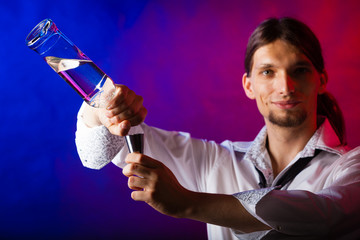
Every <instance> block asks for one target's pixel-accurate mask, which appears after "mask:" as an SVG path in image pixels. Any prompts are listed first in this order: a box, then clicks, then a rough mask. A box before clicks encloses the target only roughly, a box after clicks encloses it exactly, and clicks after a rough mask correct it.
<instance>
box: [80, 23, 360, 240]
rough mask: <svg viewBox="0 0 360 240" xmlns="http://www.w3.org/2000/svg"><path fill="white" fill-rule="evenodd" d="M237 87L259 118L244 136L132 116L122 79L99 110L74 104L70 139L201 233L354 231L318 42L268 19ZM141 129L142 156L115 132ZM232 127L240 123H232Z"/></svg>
mask: <svg viewBox="0 0 360 240" xmlns="http://www.w3.org/2000/svg"><path fill="white" fill-rule="evenodd" d="M245 68H246V73H245V74H244V76H243V87H244V90H245V93H246V95H247V96H248V97H249V98H250V99H254V100H256V103H257V106H258V109H259V111H260V113H261V114H262V116H263V117H264V121H265V127H264V128H263V129H262V130H261V131H260V133H259V134H258V136H257V137H256V138H255V140H254V141H253V142H229V141H226V142H224V143H222V144H221V145H218V144H216V143H214V142H208V141H204V140H198V139H192V138H191V137H190V135H189V134H186V133H179V132H167V131H163V130H160V129H156V128H152V127H149V126H147V125H146V124H144V123H141V122H142V121H143V120H144V119H145V116H146V109H145V108H144V107H143V105H142V98H141V97H140V96H137V95H136V94H135V93H134V92H133V91H131V90H129V89H128V88H127V87H125V86H117V89H118V90H117V94H116V96H115V98H114V99H113V100H112V101H111V102H110V103H109V106H108V108H107V110H105V109H92V108H90V107H88V106H87V105H83V107H82V109H81V110H80V112H79V121H78V131H77V138H76V142H77V147H78V151H79V155H80V158H81V160H82V162H83V164H84V165H85V166H86V167H90V168H96V169H98V168H101V167H103V166H104V165H105V164H107V163H109V162H110V161H112V162H113V163H114V164H116V165H117V166H119V167H122V168H123V173H124V174H125V175H126V176H127V177H129V182H128V185H129V187H130V188H131V189H133V190H134V192H133V193H132V198H133V199H134V200H137V201H145V202H146V203H148V204H149V205H150V206H151V207H153V208H154V209H156V210H158V211H159V212H162V213H164V214H167V215H169V216H173V217H184V218H190V219H195V220H199V221H203V222H206V223H208V236H209V238H210V239H236V237H238V238H245V239H246V238H251V239H254V238H261V237H274V236H280V235H281V234H288V235H294V236H326V235H329V236H330V235H331V236H346V237H348V238H349V239H352V238H353V239H356V238H357V237H359V236H360V229H359V227H358V221H359V219H360V205H359V204H358V202H359V201H360V161H359V159H360V149H355V150H353V151H351V152H348V153H347V148H346V143H345V138H344V127H343V119H342V115H341V111H340V110H339V108H338V106H337V104H336V102H335V100H334V99H333V98H332V97H331V95H330V94H329V93H327V92H326V84H327V74H326V71H325V69H324V62H323V58H322V54H321V48H320V44H319V42H318V40H317V38H316V37H315V35H314V34H313V33H312V32H311V30H310V29H309V28H308V27H307V26H306V25H304V24H303V23H301V22H299V21H297V20H294V19H291V18H282V19H269V20H266V21H264V22H263V23H262V24H260V25H259V26H258V27H257V28H256V30H255V31H254V32H253V34H252V35H251V37H250V39H249V43H248V46H247V53H246V58H245ZM130 125H132V126H135V127H133V128H132V129H133V130H136V131H142V132H144V134H145V147H144V153H145V155H142V154H138V153H133V154H128V151H127V149H126V148H125V147H124V140H123V138H122V137H121V136H123V135H126V134H127V132H128V131H129V128H130ZM239 127H241V126H239Z"/></svg>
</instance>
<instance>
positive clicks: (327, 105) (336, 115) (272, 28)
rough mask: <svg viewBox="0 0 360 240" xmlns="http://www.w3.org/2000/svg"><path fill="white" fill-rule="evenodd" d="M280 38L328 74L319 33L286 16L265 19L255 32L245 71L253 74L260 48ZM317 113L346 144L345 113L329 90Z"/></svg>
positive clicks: (319, 102) (248, 49)
mask: <svg viewBox="0 0 360 240" xmlns="http://www.w3.org/2000/svg"><path fill="white" fill-rule="evenodd" d="M278 39H280V40H283V41H285V42H287V43H289V44H291V45H293V46H295V47H296V48H297V49H299V50H300V51H301V52H302V53H303V54H304V55H305V56H306V57H307V58H308V59H309V60H310V61H311V63H312V64H313V65H314V67H315V69H316V70H317V71H318V72H319V73H324V71H325V69H324V58H323V56H322V51H321V46H320V42H319V40H318V39H317V37H316V36H315V34H314V33H313V32H312V31H311V29H310V28H309V27H308V26H307V25H305V24H304V23H302V22H300V21H298V20H296V19H293V18H289V17H284V18H279V19H277V18H270V19H267V20H265V21H264V22H262V23H261V24H260V25H259V26H258V27H257V28H256V29H255V31H254V32H253V33H252V34H251V36H250V38H249V42H248V45H247V48H246V55H245V71H246V74H247V76H248V77H250V74H251V69H252V65H253V55H254V53H255V52H256V50H257V49H259V48H260V47H262V46H265V45H267V44H269V43H272V42H274V41H275V40H278ZM317 114H318V115H324V116H326V117H327V118H328V120H329V122H330V124H331V126H332V127H333V128H334V130H335V132H336V134H337V136H338V137H339V139H340V142H341V144H343V145H345V144H346V139H345V122H344V118H343V114H342V112H341V109H340V107H339V105H338V103H337V101H336V99H335V98H334V97H333V96H332V95H331V94H330V93H329V92H325V93H323V94H321V95H318V104H317Z"/></svg>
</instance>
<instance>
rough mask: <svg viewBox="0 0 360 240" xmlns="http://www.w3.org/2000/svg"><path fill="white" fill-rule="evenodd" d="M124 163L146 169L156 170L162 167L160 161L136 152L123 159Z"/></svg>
mask: <svg viewBox="0 0 360 240" xmlns="http://www.w3.org/2000/svg"><path fill="white" fill-rule="evenodd" d="M125 162H126V163H128V164H139V165H142V166H144V167H148V168H158V167H161V166H162V165H163V164H162V163H161V162H160V161H157V160H155V159H153V158H151V157H149V156H146V155H144V154H140V153H136V152H135V153H129V154H128V155H127V156H126V158H125Z"/></svg>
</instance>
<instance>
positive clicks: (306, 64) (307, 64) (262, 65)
mask: <svg viewBox="0 0 360 240" xmlns="http://www.w3.org/2000/svg"><path fill="white" fill-rule="evenodd" d="M293 66H295V67H298V66H304V67H311V66H313V64H312V63H311V62H310V61H306V60H300V61H298V62H296V63H295V64H294V65H293ZM272 67H276V66H275V65H274V64H271V63H260V64H259V65H255V66H254V68H255V69H263V68H272Z"/></svg>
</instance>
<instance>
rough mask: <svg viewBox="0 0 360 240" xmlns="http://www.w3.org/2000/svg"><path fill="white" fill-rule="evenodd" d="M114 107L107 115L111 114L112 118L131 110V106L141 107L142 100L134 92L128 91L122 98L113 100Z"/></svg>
mask: <svg viewBox="0 0 360 240" xmlns="http://www.w3.org/2000/svg"><path fill="white" fill-rule="evenodd" d="M114 101H115V102H114V105H115V107H114V108H112V109H111V110H108V114H109V115H110V114H112V115H113V116H115V115H118V114H120V113H122V112H125V111H127V110H128V109H131V110H133V109H132V106H133V105H135V104H138V105H139V104H140V106H141V105H142V102H143V99H142V97H141V96H137V95H136V94H135V92H134V91H132V90H129V91H128V92H127V94H126V96H124V98H120V97H119V98H117V99H115V100H114Z"/></svg>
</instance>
